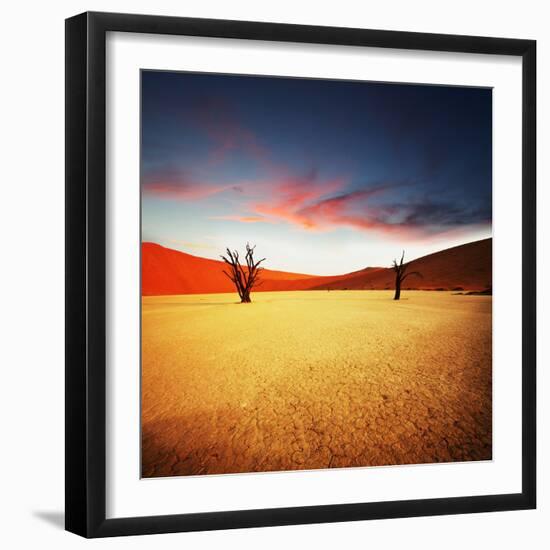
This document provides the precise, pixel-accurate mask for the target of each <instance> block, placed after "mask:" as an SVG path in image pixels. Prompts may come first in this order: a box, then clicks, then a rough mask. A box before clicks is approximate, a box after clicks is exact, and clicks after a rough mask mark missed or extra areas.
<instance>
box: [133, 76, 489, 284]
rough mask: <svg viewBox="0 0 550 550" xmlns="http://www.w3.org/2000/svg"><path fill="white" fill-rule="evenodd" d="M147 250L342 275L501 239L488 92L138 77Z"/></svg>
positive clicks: (277, 80)
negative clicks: (229, 255)
mask: <svg viewBox="0 0 550 550" xmlns="http://www.w3.org/2000/svg"><path fill="white" fill-rule="evenodd" d="M141 97H142V113H141V117H142V118H141V123H142V136H141V141H142V143H141V192H142V195H141V196H142V241H143V242H155V243H158V244H161V245H163V246H166V247H169V248H173V249H175V250H180V251H183V252H186V253H189V254H193V255H196V256H202V257H206V258H213V259H219V256H220V254H222V253H223V252H224V251H225V248H226V247H230V248H231V249H238V250H241V251H242V250H244V247H245V245H246V243H247V242H250V243H251V244H255V245H256V246H257V252H258V254H259V255H260V256H261V257H266V258H267V259H266V261H265V262H264V264H263V265H264V266H265V267H266V268H269V269H276V270H283V271H292V272H296V273H306V274H314V275H335V274H342V273H348V272H351V271H356V270H359V269H362V268H364V267H369V266H370V267H372V266H390V265H391V262H392V260H393V259H394V258H395V257H398V256H400V255H401V252H402V250H405V259H406V260H407V259H409V260H411V259H414V258H418V257H421V256H423V255H425V254H428V253H431V252H435V251H438V250H442V249H445V248H449V247H451V246H456V245H458V244H463V243H467V242H471V241H475V240H478V239H482V238H486V237H490V236H491V216H492V91H491V90H490V89H487V88H464V87H447V86H429V85H406V84H390V83H374V82H357V81H343V80H315V79H300V78H277V77H258V76H240V75H217V74H205V73H185V72H164V71H143V72H142V94H141Z"/></svg>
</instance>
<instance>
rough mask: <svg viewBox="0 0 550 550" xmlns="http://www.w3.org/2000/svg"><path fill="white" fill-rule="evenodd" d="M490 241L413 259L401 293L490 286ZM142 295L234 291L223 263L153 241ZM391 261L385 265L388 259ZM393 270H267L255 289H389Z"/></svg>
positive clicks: (145, 257) (146, 250) (146, 251)
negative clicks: (317, 272)
mask: <svg viewBox="0 0 550 550" xmlns="http://www.w3.org/2000/svg"><path fill="white" fill-rule="evenodd" d="M492 244H493V242H492V239H491V238H489V239H483V240H481V241H475V242H472V243H468V244H463V245H460V246H455V247H453V248H448V249H446V250H442V251H440V252H435V253H434V254H429V255H428V256H424V257H422V258H418V259H416V260H413V261H411V262H410V263H411V267H414V270H415V271H420V272H421V273H422V275H423V277H422V278H418V277H414V276H412V277H409V278H408V279H407V281H406V283H404V286H403V289H404V290H407V289H419V290H467V291H470V290H474V291H481V290H485V289H487V288H490V287H491V285H492ZM141 252H142V254H141V262H142V264H141V271H142V273H141V277H142V279H141V284H142V295H143V296H163V295H175V294H211V293H225V292H234V291H235V287H234V286H233V284H232V283H231V281H230V280H229V279H228V278H227V277H226V276H225V275H224V274H223V269H224V263H223V262H222V261H217V260H210V259H207V258H200V257H198V256H193V255H191V254H186V253H184V252H179V251H177V250H172V249H170V248H165V247H163V246H160V245H158V244H155V243H142V249H141ZM388 263H389V261H388ZM393 284H394V273H393V271H392V269H391V268H385V267H367V268H365V269H362V270H359V271H355V272H352V273H345V274H342V275H334V276H315V275H307V274H303V273H287V272H284V271H273V270H270V269H265V270H264V271H263V272H262V273H261V285H260V286H259V287H258V288H257V289H256V291H260V292H261V291H277V290H280V291H289V290H344V289H348V290H384V289H386V288H393Z"/></svg>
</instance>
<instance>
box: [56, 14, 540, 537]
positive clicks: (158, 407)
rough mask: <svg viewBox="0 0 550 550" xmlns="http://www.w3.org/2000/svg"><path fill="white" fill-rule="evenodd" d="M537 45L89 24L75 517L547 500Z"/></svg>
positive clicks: (213, 25)
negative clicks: (539, 329)
mask: <svg viewBox="0 0 550 550" xmlns="http://www.w3.org/2000/svg"><path fill="white" fill-rule="evenodd" d="M535 52H536V47H535V42H534V41H531V40H512V39H505V38H484V37H470V36H447V35H428V34H419V33H408V32H407V33H405V32H396V31H374V30H363V29H349V28H329V27H310V26H301V25H286V24H271V23H251V22H242V21H218V20H201V19H187V18H172V17H156V16H142V15H123V14H109V13H85V14H81V15H78V16H75V17H73V18H71V19H68V20H67V22H66V71H67V72H66V114H67V118H66V120H67V126H66V145H67V148H66V168H67V170H66V196H67V208H66V216H67V218H66V221H67V225H66V227H67V232H66V250H67V263H66V265H67V283H66V304H67V315H66V321H67V322H66V327H67V328H66V331H67V332H66V345H67V350H66V351H67V353H66V357H67V360H66V387H67V392H66V459H67V460H66V527H67V529H68V530H69V531H72V532H74V533H77V534H79V535H82V536H86V537H105V536H116V535H129V534H152V533H163V532H175V531H194V530H211V529H229V528H242V527H258V526H271V525H286V524H299V523H317V522H335V521H351V520H364V519H375V518H399V517H410V516H421V515H437V514H457V513H471V512H486V511H499V510H520V509H529V508H534V507H535V502H536V499H535V493H536V491H535V470H536V467H535V457H536V452H535V396H536V394H535V362H536V354H535V237H536V236H535V164H536V163H535V150H536V148H535V135H536V132H535V128H536V126H535V99H536V98H535V89H536V87H535V73H536V67H535V66H536V53H535Z"/></svg>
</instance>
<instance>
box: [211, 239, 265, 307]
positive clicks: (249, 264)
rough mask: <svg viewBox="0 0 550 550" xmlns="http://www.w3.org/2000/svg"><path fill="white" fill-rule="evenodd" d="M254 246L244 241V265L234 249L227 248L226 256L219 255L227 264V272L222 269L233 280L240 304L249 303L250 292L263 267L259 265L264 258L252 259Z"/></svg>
mask: <svg viewBox="0 0 550 550" xmlns="http://www.w3.org/2000/svg"><path fill="white" fill-rule="evenodd" d="M255 248H256V246H250V245H249V244H248V243H246V256H245V261H246V267H243V266H242V265H241V263H240V261H239V253H238V252H237V251H236V250H233V251H231V250H229V248H226V250H227V256H223V255H222V256H221V258H222V260H223V261H224V262H225V263H226V264H227V265H228V266H229V273H228V272H227V271H225V270H224V271H223V272H224V274H225V275H226V276H227V277H228V278H229V279H230V280H231V281H232V282H233V284H234V285H235V287H236V288H237V292H238V293H239V297H240V299H241V303H242V304H249V303H250V302H251V301H252V300H251V299H250V292H251V291H252V289H253V288H254V287H255V286H257V285H258V283H259V280H258V275H259V274H260V272H261V271H262V269H263V268H261V267H259V265H260V264H261V263H262V262H263V261H264V260H265V258H262V259H261V260H258V261H257V262H255V261H254V249H255Z"/></svg>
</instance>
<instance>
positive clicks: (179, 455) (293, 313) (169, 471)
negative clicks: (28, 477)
mask: <svg viewBox="0 0 550 550" xmlns="http://www.w3.org/2000/svg"><path fill="white" fill-rule="evenodd" d="M235 298H236V295H232V294H211V295H187V296H157V297H146V298H143V325H142V331H143V335H142V474H143V476H144V477H154V476H179V475H196V474H219V473H233V472H260V471H273V470H295V469H315V468H341V467H347V466H378V465H389V464H411V463H413V464H418V463H428V462H448V461H465V460H487V459H490V458H491V307H492V298H491V297H490V296H453V295H451V293H448V292H421V291H418V292H413V291H410V292H407V291H405V292H404V293H403V296H402V300H401V301H399V302H394V301H393V300H392V299H391V298H392V295H391V293H390V292H387V291H333V292H327V291H309V292H263V293H261V292H257V293H255V294H253V296H252V299H253V303H252V304H237V303H235V301H236V300H235Z"/></svg>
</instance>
